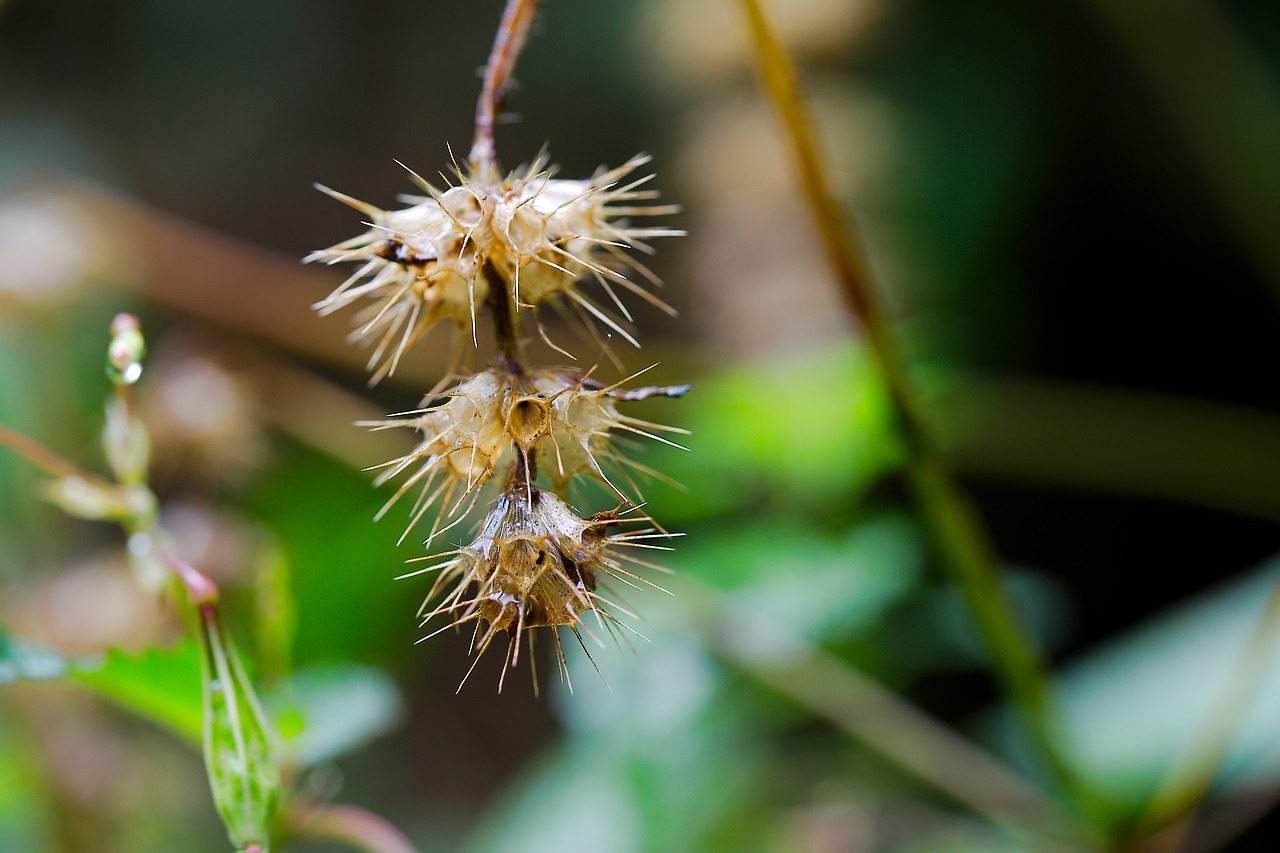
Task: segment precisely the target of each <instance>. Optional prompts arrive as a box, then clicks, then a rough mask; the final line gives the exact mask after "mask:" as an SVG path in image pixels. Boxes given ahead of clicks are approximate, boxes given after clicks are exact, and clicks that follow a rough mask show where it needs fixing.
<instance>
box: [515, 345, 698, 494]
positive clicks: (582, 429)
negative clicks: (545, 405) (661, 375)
mask: <svg viewBox="0 0 1280 853" xmlns="http://www.w3.org/2000/svg"><path fill="white" fill-rule="evenodd" d="M531 384H533V385H534V387H536V388H537V389H538V391H539V392H540V393H541V394H542V395H543V396H545V397H546V398H547V399H548V400H549V401H550V405H551V430H550V437H551V440H550V441H547V442H542V443H541V444H540V445H539V447H538V459H537V462H538V468H539V470H541V471H542V472H543V475H544V476H545V477H546V478H547V480H548V482H549V483H550V485H551V488H552V489H553V490H554V491H555V492H556V493H557V494H559V495H560V496H561V497H565V498H567V497H568V493H569V484H570V482H571V481H572V480H573V478H575V477H578V476H584V475H585V476H588V477H593V478H595V479H598V480H600V481H601V482H603V483H604V484H605V485H607V486H608V487H609V488H610V489H612V490H613V491H614V492H615V493H616V494H617V495H618V497H619V498H621V499H622V500H624V501H627V502H634V500H635V499H636V498H639V497H640V494H639V489H638V488H637V486H636V484H635V482H634V480H633V479H632V478H631V476H630V474H629V473H628V470H627V469H628V468H630V469H633V470H640V471H643V472H645V473H652V472H650V471H649V469H647V468H645V467H643V466H641V465H639V464H638V463H636V462H634V461H633V460H631V459H630V458H628V457H627V456H626V455H625V454H622V453H618V452H617V451H616V450H615V448H616V447H617V445H618V442H617V439H616V437H615V436H616V433H617V432H618V431H624V432H630V433H633V434H636V435H641V436H644V437H646V438H651V439H653V440H655V441H660V442H663V443H664V444H670V445H672V446H674V447H681V445H678V444H675V442H672V441H668V440H667V439H665V438H662V437H661V436H658V435H654V434H653V433H652V432H649V431H648V430H657V431H664V432H675V433H681V434H687V433H686V431H685V430H682V429H677V428H675V427H669V426H665V425H663V424H655V423H650V422H648V421H642V420H638V419H636V418H632V417H628V416H626V415H623V414H622V413H621V412H619V411H618V407H617V405H616V402H617V400H619V399H629V398H628V397H627V396H626V395H627V393H628V392H625V391H624V392H620V391H619V390H618V385H611V386H608V387H605V386H602V385H600V384H599V383H596V382H592V381H590V380H589V379H588V378H587V377H584V376H582V375H580V374H576V373H573V372H570V371H563V370H537V371H533V373H532V378H531ZM647 390H648V391H649V392H650V393H652V394H663V395H666V396H680V395H681V394H684V393H685V392H686V391H688V390H689V389H688V386H680V387H677V388H653V389H647ZM645 396H647V395H645ZM630 399H635V398H634V397H633V398H630ZM681 449H684V448H683V447H681ZM602 462H604V463H606V464H609V465H610V466H611V467H612V468H613V469H614V470H615V471H617V472H619V473H621V474H622V475H623V477H624V478H625V481H626V485H628V486H629V487H630V492H629V493H625V492H623V490H622V489H620V488H619V487H618V485H616V484H615V483H614V482H613V481H612V480H610V479H609V476H608V474H607V473H606V472H605V468H604V467H602Z"/></svg>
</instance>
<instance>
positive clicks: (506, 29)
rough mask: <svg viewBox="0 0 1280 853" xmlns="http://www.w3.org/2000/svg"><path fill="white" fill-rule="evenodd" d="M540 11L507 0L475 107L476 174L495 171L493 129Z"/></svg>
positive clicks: (523, 1) (528, 1) (529, 0)
mask: <svg viewBox="0 0 1280 853" xmlns="http://www.w3.org/2000/svg"><path fill="white" fill-rule="evenodd" d="M537 8H538V0H507V8H506V10H505V11H504V12H503V13H502V23H501V24H499V25H498V32H497V35H495V36H494V39H493V50H492V51H490V52H489V64H488V65H486V66H485V70H484V87H483V88H482V89H481V90H480V100H479V101H478V102H477V103H476V135H475V141H474V142H472V144H471V154H470V156H469V158H468V159H470V161H471V167H472V169H473V170H475V171H477V172H486V171H496V161H497V157H496V149H495V147H494V141H493V127H494V124H495V123H496V122H497V116H498V107H499V105H501V103H502V100H503V98H505V97H506V95H507V91H508V90H509V89H510V88H511V75H512V73H514V71H515V67H516V61H517V60H518V59H519V58H520V52H521V51H522V50H524V44H525V42H526V41H527V40H528V38H529V24H530V23H532V22H533V14H534V12H535V11H537ZM486 177H492V175H488V176H486Z"/></svg>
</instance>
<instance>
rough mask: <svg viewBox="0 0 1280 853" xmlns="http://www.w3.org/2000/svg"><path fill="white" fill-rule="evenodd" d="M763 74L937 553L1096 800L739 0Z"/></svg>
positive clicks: (756, 17) (746, 3)
mask: <svg viewBox="0 0 1280 853" xmlns="http://www.w3.org/2000/svg"><path fill="white" fill-rule="evenodd" d="M742 5H743V9H744V11H745V13H746V17H747V21H748V24H749V27H750V30H751V36H752V40H753V43H754V46H755V51H756V55H757V60H758V62H759V65H760V74H761V77H762V78H763V83H764V88H765V89H766V90H767V92H768V94H769V96H770V98H771V99H772V101H773V103H774V106H775V107H776V109H777V110H778V112H779V113H780V114H781V118H782V121H783V125H784V127H785V131H786V133H787V135H788V136H789V138H790V143H791V147H792V153H793V155H794V156H795V162H796V165H797V167H798V169H799V172H800V179H801V185H802V187H803V190H804V194H805V197H806V199H807V201H808V204H809V206H810V207H811V209H812V211H813V214H814V218H815V220H816V222H817V225H818V229H819V231H820V237H821V239H822V242H823V245H824V247H825V249H826V252H827V255H828V260H829V261H830V263H831V265H832V267H833V269H834V271H835V273H836V277H837V279H838V281H839V283H840V287H841V291H842V293H843V295H844V297H845V301H846V303H847V304H848V307H849V309H850V311H851V312H852V313H853V314H854V316H855V317H857V319H858V321H859V322H860V323H861V324H862V327H863V329H864V332H865V335H866V338H867V342H868V344H869V346H870V349H871V352H872V354H873V357H874V358H875V359H876V361H877V362H878V365H879V367H880V370H881V373H882V374H883V376H884V381H885V384H886V386H887V388H888V391H889V394H890V398H891V400H892V404H893V409H894V414H895V417H896V420H897V423H898V427H899V430H900V432H901V434H902V436H903V439H904V441H905V443H906V448H907V457H908V458H907V462H906V467H907V471H906V473H907V477H908V480H909V481H910V483H911V485H912V488H913V490H914V491H915V494H916V500H917V501H918V503H919V507H920V511H921V513H922V515H923V517H924V520H925V523H926V525H927V526H928V528H929V529H930V532H931V533H932V535H933V538H934V541H935V543H936V546H937V548H938V551H939V556H940V558H941V559H942V561H943V563H944V564H945V565H946V567H947V569H948V570H949V571H950V573H951V574H952V576H953V577H954V579H955V580H956V582H957V584H958V585H959V587H960V589H961V591H962V593H963V595H964V598H965V601H966V603H967V605H968V608H969V610H970V612H971V614H972V616H973V619H974V622H975V623H976V625H977V628H978V632H979V634H980V635H981V637H982V640H983V643H984V645H985V647H986V650H987V654H988V655H989V657H990V659H991V662H992V664H993V666H994V668H995V670H996V671H997V673H998V675H999V677H1000V678H1001V680H1002V681H1003V683H1004V686H1005V689H1006V691H1007V692H1008V694H1009V695H1010V697H1011V698H1012V700H1013V702H1014V703H1015V705H1016V706H1017V708H1018V709H1019V711H1020V712H1021V716H1022V718H1023V721H1024V723H1025V726H1026V728H1027V731H1028V733H1029V734H1030V736H1031V740H1032V741H1033V743H1034V745H1035V747H1036V749H1037V751H1038V753H1039V754H1040V757H1041V759H1042V761H1043V764H1044V766H1045V768H1046V769H1047V770H1048V771H1049V773H1050V774H1051V775H1052V777H1053V778H1054V780H1055V782H1056V783H1057V784H1058V786H1059V787H1060V788H1061V789H1062V790H1063V791H1064V792H1065V793H1067V795H1068V796H1070V797H1071V798H1072V799H1073V800H1075V801H1076V802H1077V803H1078V804H1079V805H1080V807H1081V809H1082V811H1084V812H1086V813H1088V812H1090V811H1092V809H1091V807H1090V805H1089V802H1090V801H1089V798H1088V795H1087V792H1085V791H1084V790H1083V789H1082V787H1081V786H1080V783H1079V782H1078V780H1077V779H1076V778H1075V775H1074V773H1073V772H1072V771H1071V770H1070V768H1069V767H1068V765H1067V762H1066V760H1065V759H1064V757H1063V755H1062V753H1061V751H1060V747H1059V745H1058V739H1057V737H1056V732H1057V726H1056V724H1055V715H1054V711H1053V707H1052V702H1051V698H1050V694H1049V689H1048V684H1047V680H1046V677H1045V672H1044V665H1043V663H1042V662H1041V660H1040V658H1039V654H1038V652H1037V651H1036V650H1035V646H1034V643H1033V641H1032V639H1031V637H1030V636H1029V635H1028V632H1027V631H1026V629H1025V627H1024V626H1023V625H1022V624H1021V623H1020V622H1019V621H1018V619H1017V617H1016V616H1015V614H1014V612H1013V609H1012V607H1011V606H1010V603H1009V601H1008V599H1007V597H1006V595H1005V592H1004V590H1003V588H1002V585H1001V583H1000V578H999V572H998V569H997V565H996V559H995V555H994V553H993V551H992V548H991V545H990V543H989V542H988V541H987V537H986V533H985V531H984V530H983V528H982V526H981V524H980V522H979V521H978V519H977V517H976V515H975V513H974V511H973V509H972V507H971V506H970V505H969V502H968V501H967V499H966V498H965V496H964V495H963V494H962V492H961V490H960V488H959V486H958V485H957V483H956V481H955V478H954V477H953V475H952V474H951V471H950V470H949V469H948V468H947V466H946V465H945V463H944V462H943V460H942V457H941V454H940V453H939V451H938V449H937V446H936V445H935V443H934V441H933V438H932V436H931V435H930V434H929V431H928V429H927V428H926V426H925V422H924V418H923V417H922V416H921V414H920V411H919V409H918V407H917V405H916V402H915V397H914V394H913V393H912V389H911V383H910V382H909V380H908V376H907V370H906V366H905V363H904V361H903V359H902V356H901V354H900V352H899V350H898V347H897V345H896V343H895V341H894V340H893V336H892V335H891V334H890V330H889V324H888V322H887V320H886V318H885V313H884V310H883V308H882V306H881V304H880V302H879V300H878V298H877V296H876V293H875V290H874V288H873V287H872V285H871V282H870V278H869V276H868V274H867V269H866V264H865V262H864V261H863V259H862V257H861V256H860V254H859V252H858V250H857V248H856V247H855V245H854V243H853V241H852V240H851V239H850V238H849V236H848V235H849V234H850V233H851V231H850V228H849V227H848V225H847V223H846V221H845V217H844V214H843V212H842V211H841V208H840V205H839V204H838V202H837V201H836V199H835V198H834V197H833V196H832V194H831V192H830V190H829V189H828V187H827V185H826V180H825V175H826V174H827V169H826V168H825V165H824V163H823V162H822V159H821V157H820V156H819V155H818V148H817V145H816V143H815V140H814V134H813V123H812V121H811V120H810V118H809V116H808V114H807V110H806V107H805V104H804V98H803V96H802V94H801V91H800V85H799V82H798V80H797V76H796V70H795V67H794V66H793V64H792V62H791V59H790V57H789V55H788V54H787V52H786V49H785V48H784V47H783V45H782V44H781V43H780V42H779V41H778V40H777V38H776V37H775V35H774V32H773V29H772V27H771V26H770V24H769V22H768V21H767V20H766V18H765V16H764V13H763V11H762V9H761V7H760V3H759V2H758V0H742Z"/></svg>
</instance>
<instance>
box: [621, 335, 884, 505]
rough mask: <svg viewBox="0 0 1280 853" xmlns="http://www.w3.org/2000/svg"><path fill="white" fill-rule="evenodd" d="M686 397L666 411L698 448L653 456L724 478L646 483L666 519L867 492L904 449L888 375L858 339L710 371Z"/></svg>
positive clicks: (683, 476)
mask: <svg viewBox="0 0 1280 853" xmlns="http://www.w3.org/2000/svg"><path fill="white" fill-rule="evenodd" d="M663 405H664V406H665V405H666V404H663ZM679 405H680V406H681V407H682V409H664V413H665V412H666V411H673V412H679V414H678V415H672V418H673V420H674V421H675V422H676V423H677V424H678V425H679V426H681V427H684V428H687V429H689V430H690V431H691V432H692V435H691V436H690V437H689V438H688V439H686V440H684V443H685V444H687V445H688V446H689V447H690V448H691V449H692V450H693V452H692V453H683V452H680V451H671V452H667V451H666V450H663V451H662V460H661V462H658V461H656V460H650V461H646V464H650V465H652V466H653V467H655V468H658V469H659V470H661V471H662V472H663V474H665V475H667V476H669V477H671V478H672V479H674V480H676V481H678V482H682V483H686V484H691V483H698V484H712V483H714V484H716V486H715V487H709V486H708V487H705V488H700V489H698V490H696V491H691V492H688V493H683V492H679V491H677V490H674V489H670V488H662V487H660V486H654V487H653V492H654V495H653V496H650V495H649V490H646V493H645V494H646V497H650V499H651V500H652V501H653V502H654V505H655V506H660V507H662V510H661V512H662V516H663V519H664V520H675V521H684V520H687V519H693V518H707V517H716V516H720V515H723V514H724V513H727V512H732V511H734V510H742V509H749V508H752V507H755V506H757V505H758V504H759V503H760V501H761V500H762V499H768V500H770V501H771V502H773V503H775V504H777V505H800V506H814V505H824V504H827V503H830V502H832V501H834V500H837V499H840V498H845V497H847V496H848V495H849V494H851V493H852V494H857V493H860V492H861V491H862V490H863V489H864V488H866V486H867V485H868V484H870V483H871V482H872V481H873V480H874V479H875V478H877V477H878V476H880V475H881V474H883V473H884V472H885V471H886V470H887V469H889V468H890V467H892V466H893V465H894V464H895V463H896V461H897V459H898V458H899V454H900V447H899V443H898V440H897V438H896V436H895V432H894V429H893V427H892V419H891V409H890V405H889V400H888V396H887V394H886V392H885V390H884V386H883V383H882V382H881V381H880V379H879V375H878V373H877V371H876V369H875V366H874V365H873V364H872V363H871V360H870V358H869V357H868V355H867V353H866V351H865V350H864V349H863V348H861V347H859V346H856V345H851V344H848V343H843V344H841V345H838V346H826V347H821V348H814V349H812V350H809V351H806V352H804V353H802V354H800V355H798V356H792V357H781V358H780V357H771V358H769V359H767V360H763V361H755V362H751V363H748V364H745V365H742V366H739V367H735V368H734V369H733V370H731V371H727V372H725V373H721V374H718V375H716V376H712V377H709V378H706V379H701V380H699V381H698V382H697V383H696V386H695V388H694V390H693V391H692V392H691V393H690V394H689V395H688V396H687V397H685V398H683V399H682V400H681V401H680V404H679ZM653 455H654V456H656V455H657V452H655V453H654V454H653ZM659 493H660V494H659Z"/></svg>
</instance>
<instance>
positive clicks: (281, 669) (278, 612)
mask: <svg viewBox="0 0 1280 853" xmlns="http://www.w3.org/2000/svg"><path fill="white" fill-rule="evenodd" d="M254 589H255V591H256V592H257V595H255V596H254V597H253V615H254V621H253V625H254V636H255V639H257V641H258V676H259V678H261V679H262V681H263V683H265V684H272V683H274V682H275V681H276V680H277V679H279V678H282V677H283V676H284V675H285V674H286V673H287V672H289V670H290V669H292V661H293V640H294V637H295V635H296V634H297V632H298V605H297V602H296V601H294V598H293V590H292V589H291V587H290V573H289V561H288V560H287V559H285V556H284V553H283V552H282V551H281V550H280V549H279V548H274V547H273V548H270V549H266V550H265V552H264V553H263V554H262V555H261V556H260V557H259V558H258V565H257V571H256V572H255V574H254Z"/></svg>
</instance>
